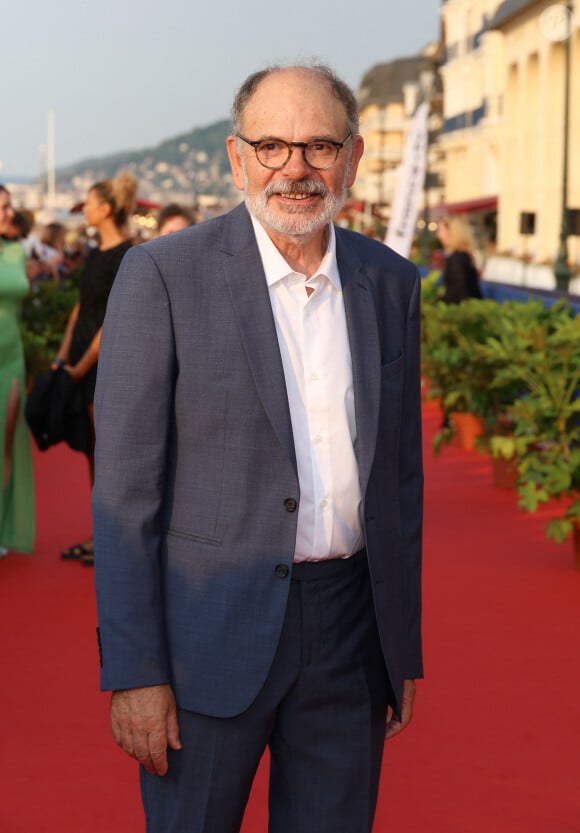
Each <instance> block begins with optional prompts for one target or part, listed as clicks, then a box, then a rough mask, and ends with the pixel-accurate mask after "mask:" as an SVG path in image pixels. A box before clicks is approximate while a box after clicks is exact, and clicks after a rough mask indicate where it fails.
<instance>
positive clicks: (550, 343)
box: [423, 299, 580, 541]
mask: <svg viewBox="0 0 580 833" xmlns="http://www.w3.org/2000/svg"><path fill="white" fill-rule="evenodd" d="M423 370H424V374H425V375H426V376H427V377H428V378H429V380H430V388H429V390H430V392H431V395H432V396H439V397H440V398H441V402H442V407H443V410H444V412H445V413H446V414H449V413H451V412H452V411H462V410H465V411H472V412H473V413H476V414H478V415H479V416H481V417H483V419H484V424H485V433H484V435H483V437H481V438H479V439H478V447H479V448H480V449H481V448H483V449H487V450H489V451H490V453H491V454H492V455H493V456H494V457H503V458H505V459H514V460H515V463H516V465H517V468H518V475H519V477H518V493H519V504H520V506H521V507H522V508H523V509H525V510H526V511H528V512H535V511H537V509H538V506H539V505H540V504H546V503H549V502H551V501H553V500H557V499H561V500H562V516H561V518H559V519H554V520H553V521H551V522H550V524H549V525H548V527H547V534H548V535H549V536H550V537H552V538H554V539H555V540H559V541H560V540H564V539H565V538H566V537H567V536H568V535H569V534H570V532H571V531H572V528H573V522H574V519H578V520H579V521H580V396H579V392H580V317H575V316H574V314H573V311H572V309H571V308H570V307H569V306H568V305H567V304H566V302H565V301H559V302H557V303H556V304H554V305H552V306H550V307H546V306H544V304H543V303H542V301H533V300H530V301H527V302H521V301H508V302H506V303H503V304H497V303H495V302H494V301H489V300H475V299H474V300H470V301H465V302H463V303H461V304H457V305H449V306H448V305H445V304H443V303H441V302H435V303H432V304H426V305H425V306H424V309H423ZM452 435H453V430H452V428H451V429H448V428H445V429H443V430H442V431H440V432H439V434H438V435H437V437H436V438H435V443H436V450H438V449H440V448H441V447H442V445H443V444H444V443H445V442H449V440H450V438H451V436H452Z"/></svg>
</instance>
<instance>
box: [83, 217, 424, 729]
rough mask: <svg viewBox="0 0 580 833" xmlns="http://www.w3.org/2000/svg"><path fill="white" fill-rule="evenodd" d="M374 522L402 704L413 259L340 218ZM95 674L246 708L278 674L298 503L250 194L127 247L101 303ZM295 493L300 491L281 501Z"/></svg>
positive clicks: (106, 683)
mask: <svg viewBox="0 0 580 833" xmlns="http://www.w3.org/2000/svg"><path fill="white" fill-rule="evenodd" d="M336 235H337V258H338V264H339V269H340V275H341V279H342V283H343V295H344V304H345V310H346V319H347V326H348V334H349V340H350V348H351V353H352V364H353V378H354V390H355V412H356V425H357V432H358V441H357V447H356V455H357V459H358V465H359V473H360V483H361V489H362V494H363V497H364V528H365V537H366V545H367V550H368V557H369V562H370V569H371V576H372V583H373V592H374V600H375V608H376V616H377V621H378V625H379V631H380V635H381V641H382V646H383V651H384V655H385V660H386V663H387V667H388V671H389V675H390V678H391V683H392V686H393V690H394V693H395V697H396V700H397V705H400V702H401V692H402V684H403V679H404V678H405V677H420V676H422V661H421V644H420V643H421V637H420V606H421V600H420V597H421V589H420V562H421V526H422V491H423V480H422V458H421V422H420V368H419V323H420V322H419V299H420V281H419V277H418V274H417V270H416V269H415V267H414V266H412V265H411V264H410V263H409V262H408V261H406V260H404V259H403V258H401V257H399V256H398V255H397V254H395V253H394V252H392V251H391V250H390V249H388V248H387V247H386V246H384V245H383V244H381V243H378V242H376V241H372V240H370V239H369V238H366V237H363V236H361V235H358V234H354V233H352V232H348V231H345V230H342V229H339V228H337V230H336ZM95 409H96V422H97V446H96V483H95V488H94V493H93V516H94V535H95V552H96V558H95V566H96V570H95V580H96V589H97V602H98V616H99V627H100V640H101V651H102V676H101V683H102V687H103V688H104V689H124V688H133V687H139V686H145V685H154V684H160V683H164V682H170V683H171V684H172V686H173V687H174V691H175V693H176V697H177V701H178V703H179V704H180V706H181V707H183V708H186V709H190V710H193V711H197V712H200V713H205V714H211V715H216V716H232V715H235V714H239V713H241V712H242V711H244V710H245V709H246V708H247V707H248V706H249V705H250V703H251V702H252V700H253V699H254V698H255V696H256V694H257V693H258V691H259V690H260V687H261V686H262V684H263V681H264V679H265V677H266V675H267V673H268V670H269V668H270V665H271V663H272V659H273V656H274V653H275V650H276V646H277V643H278V639H279V635H280V631H281V627H282V621H283V618H284V613H285V607H286V601H287V596H288V589H289V578H288V577H284V575H283V574H284V570H279V569H278V570H277V569H276V568H277V567H278V566H279V565H287V566H288V567H289V568H291V566H292V560H293V553H294V544H295V539H296V521H297V512H296V511H292V508H293V505H294V504H293V501H295V502H297V501H299V499H300V488H299V483H298V477H297V471H296V459H295V452H294V445H293V438H292V429H291V422H290V412H289V407H288V401H287V395H286V388H285V382H284V373H283V369H282V362H281V358H280V353H279V349H278V341H277V337H276V331H275V325H274V319H273V315H272V310H271V306H270V300H269V295H268V288H267V285H266V280H265V276H264V272H263V268H262V264H261V260H260V255H259V252H258V248H257V244H256V240H255V236H254V233H253V229H252V226H251V222H250V219H249V216H248V213H247V211H246V209H245V207H244V206H239V207H238V208H236V209H234V210H233V211H232V212H230V213H228V214H226V215H224V216H221V217H218V218H217V219H215V220H211V221H209V222H206V223H203V224H201V225H199V226H195V227H193V228H191V229H187V230H186V231H184V232H181V233H178V234H173V235H169V236H167V237H163V238H159V239H158V240H155V241H153V242H151V243H148V244H145V245H140V246H136V247H133V248H132V249H130V250H129V252H128V254H127V255H126V256H125V258H124V260H123V263H122V266H121V269H120V271H119V273H118V275H117V278H116V280H115V283H114V286H113V290H112V293H111V296H110V299H109V304H108V308H107V315H106V319H105V325H104V330H103V336H102V342H101V350H100V356H99V372H98V382H97V390H96V398H95ZM288 499H291V500H288Z"/></svg>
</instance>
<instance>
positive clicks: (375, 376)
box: [336, 229, 381, 495]
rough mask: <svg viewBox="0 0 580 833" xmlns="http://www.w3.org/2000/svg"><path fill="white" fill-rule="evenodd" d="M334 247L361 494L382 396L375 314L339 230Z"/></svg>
mask: <svg viewBox="0 0 580 833" xmlns="http://www.w3.org/2000/svg"><path fill="white" fill-rule="evenodd" d="M336 247H337V248H336V255H337V260H338V267H339V270H340V278H341V282H342V293H343V298H344V308H345V313H346V323H347V329H348V337H349V342H350V352H351V358H352V375H353V386H354V401H355V417H356V428H357V444H356V447H355V451H356V456H357V460H358V466H359V479H360V484H361V489H362V493H363V495H364V493H365V490H366V486H367V483H368V479H369V476H370V473H371V467H372V464H373V458H374V455H375V445H376V439H377V430H378V418H379V402H380V394H381V381H380V380H381V350H380V341H379V331H378V326H377V313H376V309H375V303H374V299H373V293H372V289H371V285H370V281H369V279H368V276H367V274H366V272H365V270H364V268H363V266H362V263H361V262H360V259H359V258H358V256H357V254H356V252H355V251H354V250H353V247H352V245H350V244H349V243H348V242H347V241H346V240H345V238H344V236H343V235H341V234H340V229H337V234H336Z"/></svg>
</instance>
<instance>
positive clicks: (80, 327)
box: [51, 172, 137, 566]
mask: <svg viewBox="0 0 580 833" xmlns="http://www.w3.org/2000/svg"><path fill="white" fill-rule="evenodd" d="M136 193H137V180H136V179H135V177H134V176H133V175H132V174H130V173H128V172H121V173H119V174H118V175H117V176H116V177H115V178H114V179H110V180H109V179H107V180H103V181H102V182H97V183H95V185H93V186H92V187H91V188H90V189H89V192H88V194H87V199H86V201H85V204H84V209H83V210H84V214H85V218H86V222H87V225H88V226H90V227H93V228H95V229H96V230H97V234H98V246H97V247H95V248H93V249H92V250H91V251H90V252H89V254H88V256H87V259H86V264H85V267H84V270H83V273H82V275H81V279H80V283H79V301H78V303H77V304H76V305H75V307H74V308H73V310H72V312H71V315H70V317H69V320H68V324H67V326H66V329H65V332H64V336H63V340H62V343H61V346H60V349H59V351H58V353H57V355H56V357H55V361H54V362H53V364H52V365H51V366H52V368H53V369H56V368H58V367H64V368H65V370H67V371H68V372H69V373H70V375H71V376H72V378H73V381H74V382H76V383H77V385H78V386H79V392H80V395H81V396H82V400H83V404H84V407H86V409H87V413H88V417H89V421H90V424H91V429H92V435H93V440H92V443H91V448H90V449H89V450H88V452H87V458H88V463H89V476H90V480H91V486H92V484H93V481H94V415H93V399H94V394H95V382H96V378H97V360H98V356H99V344H100V340H101V329H102V326H103V320H104V318H105V310H106V307H107V301H108V299H109V293H110V291H111V287H112V286H113V281H114V280H115V275H116V274H117V270H118V268H119V265H120V263H121V260H122V259H123V256H124V254H125V252H126V251H127V250H128V249H129V248H130V246H131V240H130V232H129V228H128V222H129V218H130V217H131V214H132V212H133V207H134V204H135V195H136ZM61 557H62V558H64V559H72V560H79V561H81V562H82V563H83V564H85V565H87V566H92V564H93V540H92V536H91V538H89V539H87V540H86V541H83V542H81V543H79V544H73V545H72V546H71V547H69V548H68V549H66V550H63V552H62V553H61Z"/></svg>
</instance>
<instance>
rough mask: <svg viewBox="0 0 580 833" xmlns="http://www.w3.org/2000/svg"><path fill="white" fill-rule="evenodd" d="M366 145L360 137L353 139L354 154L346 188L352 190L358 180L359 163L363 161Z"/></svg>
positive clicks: (351, 158) (352, 154) (351, 157)
mask: <svg viewBox="0 0 580 833" xmlns="http://www.w3.org/2000/svg"><path fill="white" fill-rule="evenodd" d="M364 149H365V143H364V140H363V137H362V136H360V135H358V136H355V137H354V139H353V145H352V153H351V156H350V164H349V169H348V177H347V180H346V187H347V188H351V187H352V185H353V183H354V181H355V179H356V172H357V170H358V163H359V162H360V160H361V157H362V155H363V153H364Z"/></svg>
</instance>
